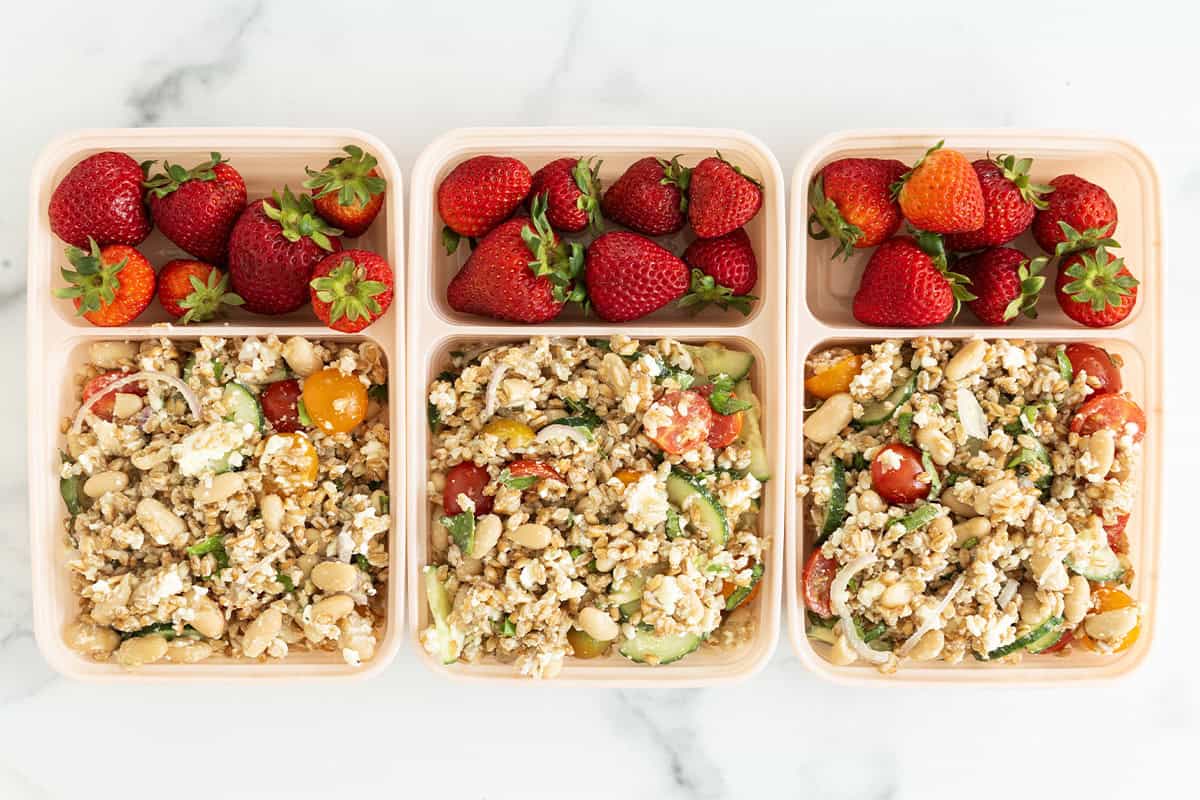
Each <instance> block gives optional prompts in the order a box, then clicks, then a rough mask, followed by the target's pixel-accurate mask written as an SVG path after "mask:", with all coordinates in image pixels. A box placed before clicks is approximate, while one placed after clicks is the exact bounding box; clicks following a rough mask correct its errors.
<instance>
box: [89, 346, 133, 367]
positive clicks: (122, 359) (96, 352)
mask: <svg viewBox="0 0 1200 800" xmlns="http://www.w3.org/2000/svg"><path fill="white" fill-rule="evenodd" d="M137 354H138V346H137V343H136V342H93V343H92V344H91V346H89V347H88V361H91V362H92V364H94V365H95V366H97V367H100V368H101V369H116V368H117V367H121V366H125V365H127V364H129V363H130V362H131V361H133V359H135V358H137Z"/></svg>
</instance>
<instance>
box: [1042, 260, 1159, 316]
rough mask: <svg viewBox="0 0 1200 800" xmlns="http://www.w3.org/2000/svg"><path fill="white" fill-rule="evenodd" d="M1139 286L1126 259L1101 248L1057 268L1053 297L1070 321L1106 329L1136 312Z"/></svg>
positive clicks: (1064, 262) (1065, 262)
mask: <svg viewBox="0 0 1200 800" xmlns="http://www.w3.org/2000/svg"><path fill="white" fill-rule="evenodd" d="M1137 287H1138V281H1137V279H1136V278H1134V277H1133V274H1132V273H1131V272H1130V271H1129V268H1128V267H1126V266H1125V259H1123V258H1117V257H1115V256H1113V255H1112V254H1111V253H1109V252H1108V250H1106V249H1105V248H1103V247H1098V248H1096V249H1095V250H1087V251H1083V252H1080V253H1074V254H1072V255H1071V256H1070V257H1069V258H1067V259H1066V260H1065V261H1063V262H1062V263H1061V264H1059V265H1058V279H1057V280H1056V281H1055V282H1054V294H1055V296H1056V297H1057V298H1058V304H1059V305H1060V306H1062V310H1063V312H1064V313H1065V314H1066V315H1067V316H1068V317H1070V318H1071V319H1073V320H1075V321H1076V322H1078V323H1080V324H1081V325H1087V326H1088V327H1089V328H1107V327H1109V326H1110V325H1116V324H1117V323H1118V322H1120V321H1121V320H1123V319H1125V318H1126V317H1128V316H1129V314H1130V312H1131V311H1133V306H1134V304H1136V303H1137V293H1138V290H1137Z"/></svg>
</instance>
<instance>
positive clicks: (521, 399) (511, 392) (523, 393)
mask: <svg viewBox="0 0 1200 800" xmlns="http://www.w3.org/2000/svg"><path fill="white" fill-rule="evenodd" d="M500 388H501V389H503V390H504V396H505V398H506V399H507V402H506V403H505V405H507V406H523V405H525V402H526V401H527V400H529V394H530V392H532V391H533V384H532V383H530V382H529V381H527V380H525V379H524V378H505V379H504V380H502V381H500Z"/></svg>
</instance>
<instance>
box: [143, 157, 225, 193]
mask: <svg viewBox="0 0 1200 800" xmlns="http://www.w3.org/2000/svg"><path fill="white" fill-rule="evenodd" d="M226 161H228V159H224V158H221V154H220V153H210V154H209V159H208V161H205V162H204V163H203V164H198V165H196V166H195V167H192V168H191V169H184V168H183V167H181V166H180V165H179V164H172V163H171V162H170V161H166V160H164V161H163V172H161V173H160V174H158V175H155V176H154V177H152V178H150V179H149V180H146V181H143V182H142V186H143V187H144V188H146V189H147V190H149V191H148V192H147V194H153V195H154V196H155V197H157V198H159V199H162V198H164V197H166V196H167V195H169V194H170V193H171V192H173V191H175V190H176V189H178V188H179V187H180V186H182V185H183V184H185V183H187V182H188V181H212V180H216V179H217V173H216V172H215V170H216V168H217V164H224V163H225V162H226ZM154 163H155V162H153V161H147V162H145V163H143V164H142V171H143V172H148V171H149V169H150V165H152V164H154Z"/></svg>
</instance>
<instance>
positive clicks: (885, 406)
mask: <svg viewBox="0 0 1200 800" xmlns="http://www.w3.org/2000/svg"><path fill="white" fill-rule="evenodd" d="M918 374H919V373H916V372H914V373H913V374H912V375H911V376H909V378H908V380H906V381H905V382H904V383H902V384H900V385H899V386H897V387H896V388H895V389H893V390H892V393H891V394H889V395H888V396H887V397H885V398H884V399H882V400H880V401H878V402H875V403H871V404H870V405H868V406H867V407H866V408H864V409H863V415H862V416H861V417H859V418H858V419H856V420H854V425H855V426H856V427H859V428H865V427H868V426H871V425H882V424H883V423H885V422H887V421H888V420H889V419H891V418H892V415H893V414H895V413H896V409H897V408H899V407H900V406H902V405H904V404H905V403H907V402H908V399H909V398H910V397H912V395H913V392H914V391H916V389H917V375H918Z"/></svg>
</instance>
